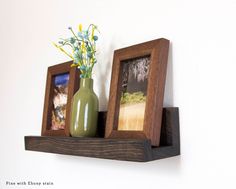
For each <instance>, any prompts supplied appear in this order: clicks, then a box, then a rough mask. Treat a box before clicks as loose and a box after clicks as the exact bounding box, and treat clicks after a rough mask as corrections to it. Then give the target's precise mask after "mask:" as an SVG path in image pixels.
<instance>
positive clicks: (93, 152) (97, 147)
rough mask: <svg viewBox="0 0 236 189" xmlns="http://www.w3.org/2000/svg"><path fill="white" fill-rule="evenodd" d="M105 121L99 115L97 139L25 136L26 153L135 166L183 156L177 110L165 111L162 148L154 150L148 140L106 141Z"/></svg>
mask: <svg viewBox="0 0 236 189" xmlns="http://www.w3.org/2000/svg"><path fill="white" fill-rule="evenodd" d="M105 119H106V112H100V113H99V120H98V122H99V124H98V135H97V137H96V138H75V137H58V136H25V149H26V150H31V151H39V152H49V153H56V154H65V155H75V156H85V157H94V158H104V159H114V160H125V161H136V162H147V161H152V160H157V159H162V158H168V157H172V156H177V155H179V154H180V135H179V111H178V108H175V107H172V108H164V109H163V118H162V131H161V141H160V144H161V145H160V146H159V147H152V146H151V144H150V141H149V140H138V139H137V140H136V139H104V129H105Z"/></svg>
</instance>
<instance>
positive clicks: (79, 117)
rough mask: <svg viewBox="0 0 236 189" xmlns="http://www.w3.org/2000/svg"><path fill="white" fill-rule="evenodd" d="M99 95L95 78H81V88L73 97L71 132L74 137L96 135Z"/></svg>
mask: <svg viewBox="0 0 236 189" xmlns="http://www.w3.org/2000/svg"><path fill="white" fill-rule="evenodd" d="M97 118H98V97H97V95H96V94H95V93H94V91H93V79H90V78H81V79H80V89H79V90H78V91H77V92H76V93H75V95H74V96H73V99H72V109H71V121H70V134H71V136H73V137H94V136H95V135H96V131H97Z"/></svg>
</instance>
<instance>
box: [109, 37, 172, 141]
mask: <svg viewBox="0 0 236 189" xmlns="http://www.w3.org/2000/svg"><path fill="white" fill-rule="evenodd" d="M168 49H169V40H167V39H164V38H161V39H157V40H153V41H149V42H145V43H141V44H137V45H134V46H130V47H127V48H122V49H118V50H116V51H115V52H114V59H113V67H112V78H111V85H110V97H109V104H108V113H107V121H106V132H105V137H106V138H136V139H150V140H151V144H152V145H153V146H159V143H160V133H161V119H162V109H163V98H164V89H165V80H166V71H167V59H168Z"/></svg>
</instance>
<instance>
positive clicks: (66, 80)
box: [41, 61, 80, 136]
mask: <svg viewBox="0 0 236 189" xmlns="http://www.w3.org/2000/svg"><path fill="white" fill-rule="evenodd" d="M72 63H73V61H69V62H65V63H61V64H57V65H53V66H50V67H48V70H47V81H46V90H45V98H44V111H43V120H42V130H41V135H42V136H70V131H69V127H70V116H71V112H70V110H71V100H72V97H73V95H74V93H75V92H76V91H77V90H78V89H79V81H80V78H79V70H78V69H77V68H76V67H71V64H72Z"/></svg>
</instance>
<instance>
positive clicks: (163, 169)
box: [56, 155, 181, 176]
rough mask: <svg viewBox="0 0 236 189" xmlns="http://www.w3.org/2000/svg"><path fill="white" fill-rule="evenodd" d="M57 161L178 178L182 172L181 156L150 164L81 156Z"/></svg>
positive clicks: (79, 165) (65, 157) (63, 157)
mask: <svg viewBox="0 0 236 189" xmlns="http://www.w3.org/2000/svg"><path fill="white" fill-rule="evenodd" d="M56 158H57V160H59V161H61V162H62V163H63V162H70V163H72V164H73V168H75V167H78V169H80V167H81V165H83V164H87V165H88V167H89V168H93V169H98V170H99V169H103V170H105V169H107V170H109V171H110V169H111V168H112V169H113V170H115V172H119V171H121V172H124V173H125V172H129V171H132V172H134V173H138V174H144V175H157V174H160V175H162V176H163V175H166V176H176V175H179V174H180V172H181V156H176V157H171V158H166V159H161V160H155V161H150V162H143V163H142V162H131V161H117V160H107V159H99V158H87V157H79V156H77V157H76V156H61V155H57V156H56Z"/></svg>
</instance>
